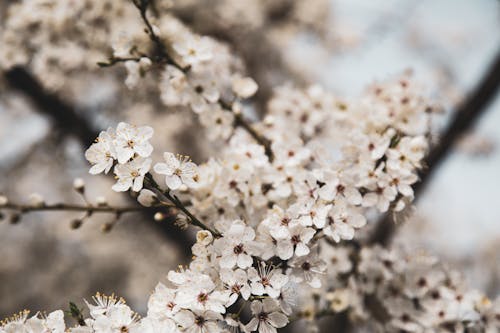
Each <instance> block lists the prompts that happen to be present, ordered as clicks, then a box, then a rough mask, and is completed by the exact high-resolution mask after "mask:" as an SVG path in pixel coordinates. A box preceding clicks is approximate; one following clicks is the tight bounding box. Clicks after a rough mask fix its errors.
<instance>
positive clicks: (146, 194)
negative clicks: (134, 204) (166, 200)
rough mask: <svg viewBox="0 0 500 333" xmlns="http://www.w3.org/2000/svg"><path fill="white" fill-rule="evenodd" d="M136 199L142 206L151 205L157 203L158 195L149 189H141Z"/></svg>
mask: <svg viewBox="0 0 500 333" xmlns="http://www.w3.org/2000/svg"><path fill="white" fill-rule="evenodd" d="M137 201H138V202H139V203H140V204H141V205H143V206H144V207H151V206H155V205H156V204H158V202H159V201H158V197H157V196H156V194H154V193H153V192H152V191H150V190H146V189H143V190H142V191H141V193H139V196H138V197H137Z"/></svg>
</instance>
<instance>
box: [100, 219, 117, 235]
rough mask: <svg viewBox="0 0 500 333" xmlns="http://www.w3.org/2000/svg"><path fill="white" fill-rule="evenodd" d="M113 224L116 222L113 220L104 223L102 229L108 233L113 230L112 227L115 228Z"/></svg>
mask: <svg viewBox="0 0 500 333" xmlns="http://www.w3.org/2000/svg"><path fill="white" fill-rule="evenodd" d="M113 225H114V223H112V222H108V223H104V224H103V225H102V226H101V231H102V232H104V233H108V232H110V231H111V229H113Z"/></svg>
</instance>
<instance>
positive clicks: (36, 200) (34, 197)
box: [28, 193, 45, 207]
mask: <svg viewBox="0 0 500 333" xmlns="http://www.w3.org/2000/svg"><path fill="white" fill-rule="evenodd" d="M28 199H29V202H30V203H31V205H33V206H35V207H43V206H44V205H45V199H44V198H43V197H42V196H41V195H40V194H38V193H32V194H30V196H29V198H28Z"/></svg>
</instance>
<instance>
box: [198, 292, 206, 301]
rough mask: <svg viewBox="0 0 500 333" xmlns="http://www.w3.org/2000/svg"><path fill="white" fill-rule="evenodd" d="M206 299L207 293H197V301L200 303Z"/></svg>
mask: <svg viewBox="0 0 500 333" xmlns="http://www.w3.org/2000/svg"><path fill="white" fill-rule="evenodd" d="M207 300H208V294H207V293H201V294H199V295H198V302H200V303H205V302H206V301H207Z"/></svg>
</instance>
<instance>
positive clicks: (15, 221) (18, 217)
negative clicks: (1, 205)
mask: <svg viewBox="0 0 500 333" xmlns="http://www.w3.org/2000/svg"><path fill="white" fill-rule="evenodd" d="M19 221H21V214H17V213H16V214H12V215H11V216H10V219H9V222H10V223H11V224H18V223H19Z"/></svg>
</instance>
